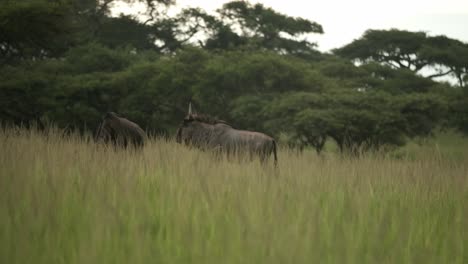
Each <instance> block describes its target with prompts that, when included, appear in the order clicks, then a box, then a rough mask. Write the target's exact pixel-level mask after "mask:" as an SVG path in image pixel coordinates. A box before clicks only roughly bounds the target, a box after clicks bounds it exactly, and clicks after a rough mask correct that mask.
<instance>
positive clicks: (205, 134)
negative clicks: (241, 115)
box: [176, 110, 278, 165]
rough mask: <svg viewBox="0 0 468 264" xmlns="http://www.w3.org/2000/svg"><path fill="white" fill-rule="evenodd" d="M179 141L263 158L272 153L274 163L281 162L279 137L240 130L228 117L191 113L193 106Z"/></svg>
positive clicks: (180, 130) (180, 132)
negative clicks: (277, 150) (225, 118)
mask: <svg viewBox="0 0 468 264" xmlns="http://www.w3.org/2000/svg"><path fill="white" fill-rule="evenodd" d="M176 141H177V142H178V143H185V144H187V145H192V146H194V147H197V148H200V149H209V150H215V151H220V152H222V153H227V154H228V155H230V154H239V155H245V154H247V155H249V156H250V157H253V156H258V157H259V158H260V161H261V162H264V161H266V159H267V158H268V157H269V156H270V155H272V154H273V158H274V163H275V165H276V164H277V162H278V158H277V154H276V141H275V140H274V139H273V138H272V137H270V136H268V135H265V134H263V133H260V132H254V131H247V130H238V129H235V128H233V127H231V126H230V125H229V124H227V123H226V122H225V121H222V120H217V119H214V118H211V117H209V116H203V115H198V114H192V113H191V111H190V110H189V113H188V115H187V116H186V117H185V118H184V120H183V122H182V124H181V126H180V127H179V128H178V129H177V134H176Z"/></svg>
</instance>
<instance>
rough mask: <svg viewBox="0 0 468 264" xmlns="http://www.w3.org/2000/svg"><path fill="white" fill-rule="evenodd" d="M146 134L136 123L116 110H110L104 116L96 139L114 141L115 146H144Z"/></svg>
mask: <svg viewBox="0 0 468 264" xmlns="http://www.w3.org/2000/svg"><path fill="white" fill-rule="evenodd" d="M145 138H146V134H145V131H143V129H141V127H140V126H139V125H137V124H136V123H134V122H132V121H130V120H128V119H126V118H123V117H119V116H118V115H117V114H116V113H114V112H108V113H106V115H105V116H104V118H103V120H102V122H101V124H100V125H99V127H98V130H97V131H96V135H95V140H96V141H101V140H102V141H104V142H105V143H113V144H114V146H119V147H127V146H129V145H131V146H134V147H143V145H144V143H145Z"/></svg>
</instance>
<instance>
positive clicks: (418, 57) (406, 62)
mask: <svg viewBox="0 0 468 264" xmlns="http://www.w3.org/2000/svg"><path fill="white" fill-rule="evenodd" d="M334 53H335V54H337V55H339V56H342V57H344V58H348V59H351V60H353V61H355V62H359V63H369V62H378V63H381V64H384V65H387V66H390V67H392V68H396V69H406V70H410V71H412V72H414V73H418V74H420V75H423V76H425V77H426V78H431V79H432V78H436V77H441V76H446V75H452V76H454V77H455V78H457V80H458V84H459V86H462V87H463V86H465V82H466V81H465V80H466V78H467V77H466V76H467V69H468V60H467V58H468V44H466V43H463V42H461V41H458V40H454V39H450V38H447V37H445V36H436V37H431V36H428V35H427V34H426V33H425V32H411V31H405V30H397V29H392V30H368V31H366V32H365V33H364V35H363V36H362V37H361V38H360V39H357V40H355V41H353V42H352V43H350V44H348V45H345V46H344V47H342V48H339V49H335V50H334ZM428 69H430V70H432V72H433V73H431V74H423V72H428V71H427V70H428Z"/></svg>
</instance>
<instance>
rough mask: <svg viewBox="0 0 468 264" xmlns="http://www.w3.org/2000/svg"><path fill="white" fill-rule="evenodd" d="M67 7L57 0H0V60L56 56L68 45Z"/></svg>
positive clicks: (69, 26)
mask: <svg viewBox="0 0 468 264" xmlns="http://www.w3.org/2000/svg"><path fill="white" fill-rule="evenodd" d="M69 14H70V6H69V5H68V4H67V3H66V2H64V1H59V2H57V3H53V2H51V1H45V0H26V1H19V2H18V1H8V0H7V1H2V4H1V6H0V32H1V33H0V57H1V59H0V62H3V63H6V62H13V61H17V60H26V59H41V58H44V57H56V56H59V55H61V54H62V53H63V52H64V51H65V50H66V49H67V48H68V44H69V43H68V42H69V40H68V37H69V36H70V34H71V31H72V22H71V21H70V19H69Z"/></svg>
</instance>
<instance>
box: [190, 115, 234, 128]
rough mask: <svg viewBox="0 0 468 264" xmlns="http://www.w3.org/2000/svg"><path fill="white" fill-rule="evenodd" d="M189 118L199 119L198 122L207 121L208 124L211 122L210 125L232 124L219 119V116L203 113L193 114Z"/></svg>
mask: <svg viewBox="0 0 468 264" xmlns="http://www.w3.org/2000/svg"><path fill="white" fill-rule="evenodd" d="M187 120H188V121H198V122H202V123H207V124H210V125H216V124H225V125H228V126H231V125H230V124H229V123H228V122H226V121H224V120H221V119H217V118H214V117H212V116H209V115H202V114H191V115H189V117H188V119H187Z"/></svg>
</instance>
